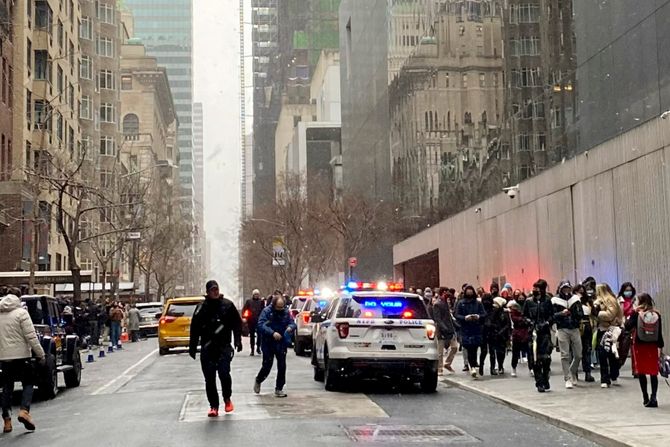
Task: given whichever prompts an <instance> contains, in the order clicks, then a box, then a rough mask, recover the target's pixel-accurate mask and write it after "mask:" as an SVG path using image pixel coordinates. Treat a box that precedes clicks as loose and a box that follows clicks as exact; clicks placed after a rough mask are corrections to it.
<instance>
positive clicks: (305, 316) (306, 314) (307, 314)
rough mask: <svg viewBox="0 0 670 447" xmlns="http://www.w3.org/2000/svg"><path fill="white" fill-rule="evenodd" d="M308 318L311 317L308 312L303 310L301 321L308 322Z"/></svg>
mask: <svg viewBox="0 0 670 447" xmlns="http://www.w3.org/2000/svg"><path fill="white" fill-rule="evenodd" d="M310 318H311V317H310V316H309V312H303V313H302V322H303V323H305V324H308V323H309V320H310Z"/></svg>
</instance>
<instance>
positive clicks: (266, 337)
mask: <svg viewBox="0 0 670 447" xmlns="http://www.w3.org/2000/svg"><path fill="white" fill-rule="evenodd" d="M289 328H291V330H292V331H295V330H296V325H295V321H293V317H292V316H291V314H290V313H289V311H288V308H286V309H284V310H283V311H282V312H277V311H275V310H274V308H273V307H272V306H268V307H266V308H265V309H263V312H261V316H260V318H259V319H258V327H257V331H258V333H259V334H260V336H261V337H262V339H261V340H262V343H263V345H264V346H270V345H273V344H281V345H282V346H283V347H286V346H288V345H289V344H290V343H291V334H290V333H289V332H288V329H289ZM275 332H277V333H279V334H280V335H282V336H283V337H284V338H283V339H282V340H280V341H276V340H275V339H274V338H273V335H274V333H275Z"/></svg>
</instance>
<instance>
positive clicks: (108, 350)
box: [107, 343, 114, 354]
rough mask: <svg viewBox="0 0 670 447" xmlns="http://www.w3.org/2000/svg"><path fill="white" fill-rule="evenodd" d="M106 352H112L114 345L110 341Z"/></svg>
mask: <svg viewBox="0 0 670 447" xmlns="http://www.w3.org/2000/svg"><path fill="white" fill-rule="evenodd" d="M107 352H108V353H110V354H111V353H113V352H114V345H113V344H111V343H110V344H109V346H108V347H107Z"/></svg>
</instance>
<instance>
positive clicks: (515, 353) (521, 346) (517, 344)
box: [512, 341, 528, 369]
mask: <svg viewBox="0 0 670 447" xmlns="http://www.w3.org/2000/svg"><path fill="white" fill-rule="evenodd" d="M521 354H526V357H528V342H527V341H523V342H522V341H514V342H512V368H513V369H516V367H517V365H518V364H519V359H520V358H521Z"/></svg>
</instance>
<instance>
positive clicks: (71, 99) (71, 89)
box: [67, 84, 75, 112]
mask: <svg viewBox="0 0 670 447" xmlns="http://www.w3.org/2000/svg"><path fill="white" fill-rule="evenodd" d="M67 91H68V93H67V101H68V104H69V106H70V110H71V111H73V112H75V110H74V85H72V84H70V85H69V87H68V90H67Z"/></svg>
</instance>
